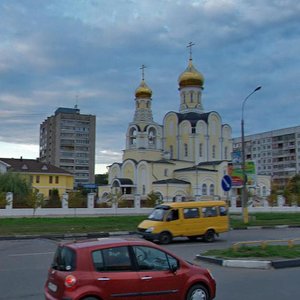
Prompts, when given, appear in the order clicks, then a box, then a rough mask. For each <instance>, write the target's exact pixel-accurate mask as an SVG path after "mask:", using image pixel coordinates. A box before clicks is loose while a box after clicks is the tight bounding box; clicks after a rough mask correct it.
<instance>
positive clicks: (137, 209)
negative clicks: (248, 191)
mask: <svg viewBox="0 0 300 300" xmlns="http://www.w3.org/2000/svg"><path fill="white" fill-rule="evenodd" d="M6 200H7V201H6V202H7V205H6V207H5V208H4V209H0V217H17V216H21V217H22V216H24V217H26V216H32V215H35V216H89V215H90V216H92V215H148V214H149V213H150V212H151V211H152V209H153V208H150V207H148V208H145V207H141V197H140V196H139V195H135V196H134V207H122V208H121V207H118V205H117V204H115V203H112V204H111V207H101V208H97V207H95V204H94V202H95V201H94V200H95V194H93V193H90V194H88V195H87V207H86V208H69V205H68V194H64V195H63V197H62V207H61V208H41V207H38V208H36V209H33V208H13V195H12V193H7V196H6ZM229 211H230V213H242V208H241V207H230V208H229ZM248 211H249V213H252V212H300V207H298V206H273V207H270V206H262V207H249V208H248Z"/></svg>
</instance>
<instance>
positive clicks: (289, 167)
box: [233, 126, 300, 188]
mask: <svg viewBox="0 0 300 300" xmlns="http://www.w3.org/2000/svg"><path fill="white" fill-rule="evenodd" d="M237 149H241V138H234V139H233V150H237ZM245 157H246V160H247V159H248V160H253V161H255V164H256V172H257V174H260V175H271V176H272V181H273V182H274V183H277V184H278V185H279V186H280V187H282V188H283V187H284V186H285V185H286V183H287V181H288V180H289V179H290V178H291V177H293V176H294V175H296V174H298V173H299V172H300V126H296V127H290V128H284V129H278V130H272V131H268V132H263V133H258V134H253V135H248V136H245Z"/></svg>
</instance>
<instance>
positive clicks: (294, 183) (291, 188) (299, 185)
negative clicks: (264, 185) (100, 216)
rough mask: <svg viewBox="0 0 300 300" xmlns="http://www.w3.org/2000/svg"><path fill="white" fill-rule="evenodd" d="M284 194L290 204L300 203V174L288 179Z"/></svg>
mask: <svg viewBox="0 0 300 300" xmlns="http://www.w3.org/2000/svg"><path fill="white" fill-rule="evenodd" d="M284 195H285V197H286V199H287V200H288V203H289V204H297V205H298V206H299V205H300V174H297V175H295V176H294V177H292V178H291V179H290V180H289V181H288V183H287V186H286V188H285V191H284Z"/></svg>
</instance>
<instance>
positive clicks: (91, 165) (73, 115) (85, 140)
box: [40, 107, 96, 187]
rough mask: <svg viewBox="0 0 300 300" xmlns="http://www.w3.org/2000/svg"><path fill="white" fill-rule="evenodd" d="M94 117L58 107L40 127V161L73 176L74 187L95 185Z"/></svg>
mask: <svg viewBox="0 0 300 300" xmlns="http://www.w3.org/2000/svg"><path fill="white" fill-rule="evenodd" d="M95 128H96V117H95V116H94V115H84V114H80V110H79V109H78V108H65V107H60V108H58V109H57V110H56V111H55V114H54V116H50V117H48V118H47V119H46V120H45V121H44V122H43V123H42V124H41V125H40V160H41V161H42V162H48V163H50V164H52V165H55V166H57V167H60V168H63V169H65V170H67V171H69V172H71V173H72V174H74V184H75V187H76V186H78V185H83V184H87V183H94V182H95V135H96V134H95Z"/></svg>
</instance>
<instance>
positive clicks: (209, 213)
mask: <svg viewBox="0 0 300 300" xmlns="http://www.w3.org/2000/svg"><path fill="white" fill-rule="evenodd" d="M202 215H203V217H216V216H217V215H218V211H217V207H216V206H210V207H203V208H202Z"/></svg>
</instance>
